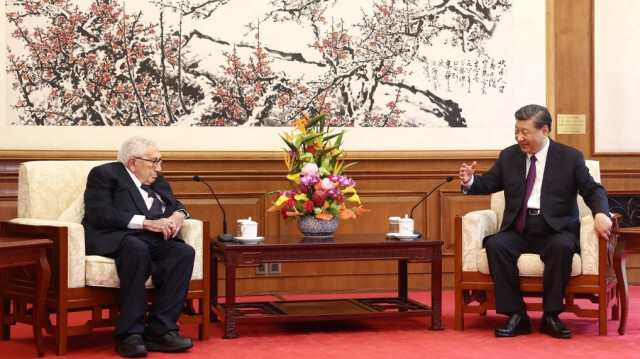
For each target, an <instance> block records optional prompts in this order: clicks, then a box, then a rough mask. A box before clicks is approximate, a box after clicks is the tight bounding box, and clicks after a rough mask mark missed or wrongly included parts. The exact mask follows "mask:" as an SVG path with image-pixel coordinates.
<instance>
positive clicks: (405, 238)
mask: <svg viewBox="0 0 640 359" xmlns="http://www.w3.org/2000/svg"><path fill="white" fill-rule="evenodd" d="M387 236H389V237H392V238H397V239H399V240H401V241H410V240H413V239H416V238H418V236H420V235H419V234H416V233H387Z"/></svg>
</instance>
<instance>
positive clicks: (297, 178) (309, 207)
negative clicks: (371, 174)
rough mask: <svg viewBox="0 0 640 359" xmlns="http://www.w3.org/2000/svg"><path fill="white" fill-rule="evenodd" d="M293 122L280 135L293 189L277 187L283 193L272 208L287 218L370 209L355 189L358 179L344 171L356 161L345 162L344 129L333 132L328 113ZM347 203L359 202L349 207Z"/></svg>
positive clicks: (349, 214)
mask: <svg viewBox="0 0 640 359" xmlns="http://www.w3.org/2000/svg"><path fill="white" fill-rule="evenodd" d="M293 126H295V129H294V130H293V131H291V133H285V135H284V136H283V135H280V137H281V138H282V139H283V141H284V142H285V143H286V145H287V147H288V148H285V149H284V151H285V154H284V163H285V165H286V166H287V169H288V175H287V179H288V180H289V181H290V182H291V185H292V189H290V190H287V191H276V192H279V194H280V196H279V197H278V199H277V200H276V202H275V203H274V206H272V207H271V208H269V211H271V212H274V211H279V212H280V213H281V214H282V217H283V218H285V219H286V218H296V217H299V216H308V215H313V216H315V217H317V218H320V219H324V220H330V219H332V218H334V217H337V218H342V219H348V218H355V217H356V214H358V213H364V212H367V211H368V210H366V209H364V208H362V205H361V203H360V197H359V196H358V193H357V192H356V190H355V186H356V182H355V181H354V180H353V179H352V178H351V177H348V176H345V175H343V174H342V173H343V171H344V170H345V169H346V168H347V167H349V166H351V165H353V164H355V162H354V163H350V164H346V165H345V164H344V160H343V159H342V157H344V154H343V152H342V151H341V150H340V146H341V145H342V136H343V134H344V130H342V131H340V132H337V133H332V132H333V131H332V130H330V129H329V127H328V125H326V117H325V114H320V115H317V116H314V117H313V118H309V116H307V115H306V114H303V116H302V117H300V118H299V119H297V120H295V121H294V122H293ZM325 127H326V128H325ZM271 193H273V192H271ZM347 203H353V204H356V205H354V206H352V207H347ZM358 205H360V206H358Z"/></svg>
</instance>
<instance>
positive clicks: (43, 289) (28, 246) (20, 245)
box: [0, 237, 53, 357]
mask: <svg viewBox="0 0 640 359" xmlns="http://www.w3.org/2000/svg"><path fill="white" fill-rule="evenodd" d="M52 245H53V241H51V240H49V239H34V238H9V237H0V269H4V268H12V267H20V266H33V267H34V269H35V274H36V288H35V298H36V300H35V301H34V303H33V338H34V340H35V344H36V349H37V351H38V356H39V357H43V356H44V342H43V341H42V328H43V326H44V319H45V318H44V313H45V307H44V301H45V298H46V294H47V287H48V286H49V280H50V279H51V267H49V262H48V261H47V253H46V249H47V247H50V246H52ZM0 299H1V297H0ZM2 302H3V303H2V304H3V308H2V310H3V313H2V314H1V315H0V318H2V319H3V320H2V321H0V325H2V333H3V338H2V339H3V340H8V339H9V324H8V323H5V321H6V319H8V318H7V314H8V312H7V311H8V309H9V308H8V303H4V299H2Z"/></svg>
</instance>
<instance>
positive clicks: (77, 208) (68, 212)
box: [58, 192, 84, 223]
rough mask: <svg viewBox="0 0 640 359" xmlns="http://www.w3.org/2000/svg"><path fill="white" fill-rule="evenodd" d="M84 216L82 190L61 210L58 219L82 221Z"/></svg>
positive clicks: (74, 221)
mask: <svg viewBox="0 0 640 359" xmlns="http://www.w3.org/2000/svg"><path fill="white" fill-rule="evenodd" d="M83 217H84V192H82V193H81V194H80V195H79V196H78V197H77V198H76V199H75V200H74V201H73V202H71V204H70V205H69V207H67V209H65V210H64V212H62V214H61V215H60V217H58V221H62V222H73V223H82V218H83Z"/></svg>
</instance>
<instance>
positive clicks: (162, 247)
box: [110, 232, 195, 338]
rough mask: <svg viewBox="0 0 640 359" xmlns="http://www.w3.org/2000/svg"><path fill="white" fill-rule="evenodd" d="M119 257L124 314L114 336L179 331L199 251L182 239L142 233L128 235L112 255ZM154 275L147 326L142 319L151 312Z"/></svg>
mask: <svg viewBox="0 0 640 359" xmlns="http://www.w3.org/2000/svg"><path fill="white" fill-rule="evenodd" d="M110 256H111V257H112V258H115V260H116V268H117V270H118V276H119V277H120V314H119V315H118V320H117V321H116V329H115V332H114V333H113V335H114V337H116V338H119V337H122V336H126V335H129V334H135V333H143V332H145V331H146V332H147V333H149V334H152V335H162V334H164V333H166V332H167V331H169V330H176V329H178V326H177V325H176V322H177V321H178V318H179V317H180V313H181V312H182V309H183V308H184V303H185V300H186V297H187V292H188V290H189V283H190V281H191V272H192V271H193V261H194V258H195V250H194V249H193V247H191V246H190V245H188V244H186V243H184V242H182V241H179V240H174V239H170V240H167V241H165V240H163V239H162V237H161V236H157V235H155V233H154V234H151V233H149V232H142V233H141V235H128V236H126V237H124V238H123V240H122V242H121V243H120V247H119V248H118V250H117V251H116V252H115V253H114V254H113V255H110ZM150 275H151V276H152V277H153V285H154V287H155V289H154V296H153V303H152V305H151V308H150V309H149V316H148V318H147V321H146V322H147V328H146V329H145V326H144V324H143V323H142V318H143V317H144V316H145V314H147V293H146V288H145V282H146V280H147V279H148V278H149V276H150Z"/></svg>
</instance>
